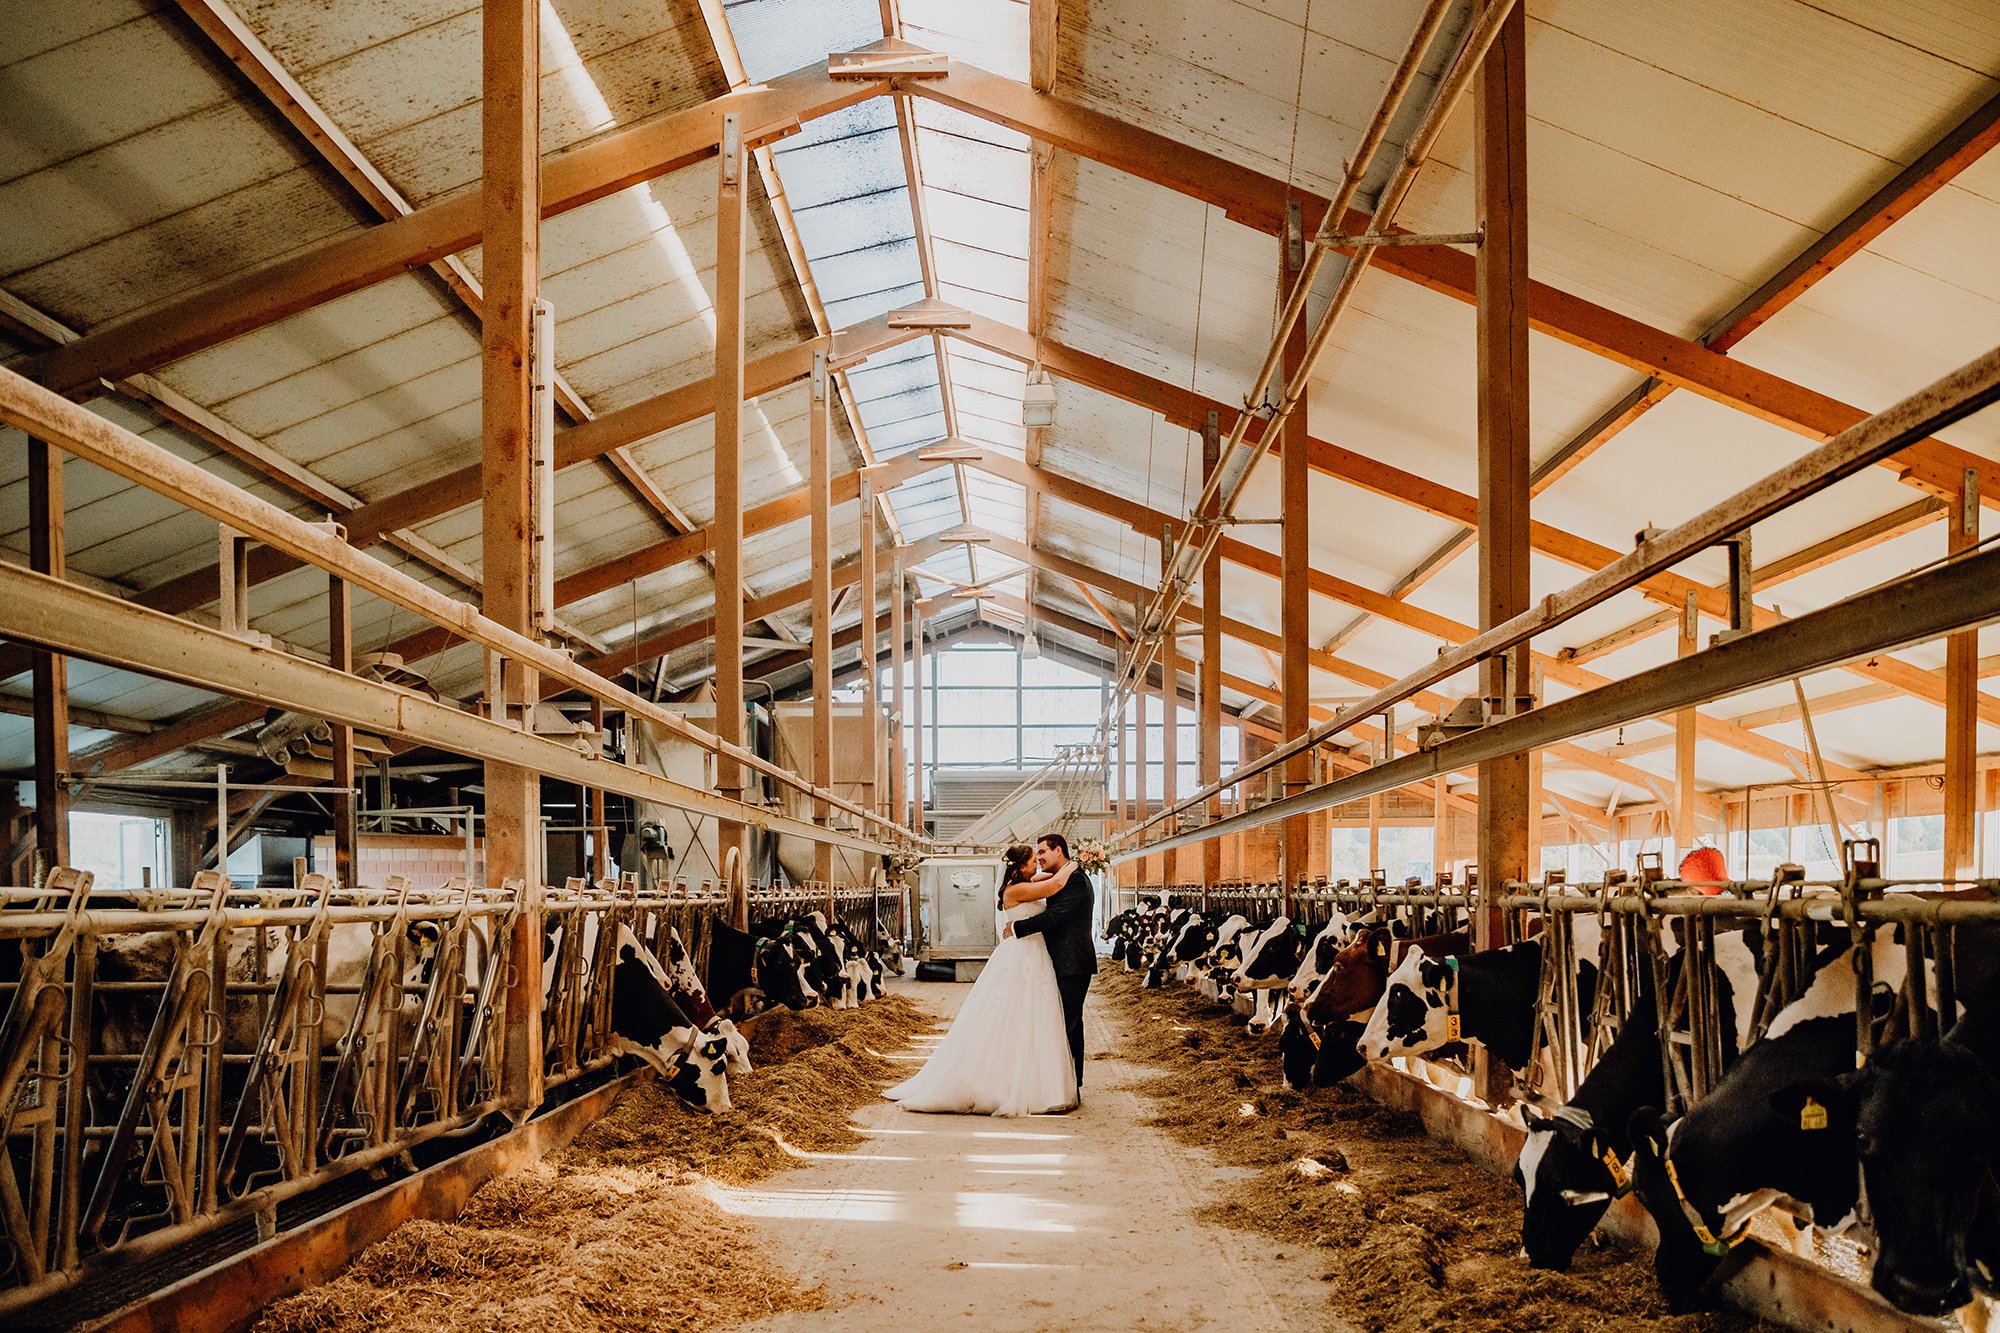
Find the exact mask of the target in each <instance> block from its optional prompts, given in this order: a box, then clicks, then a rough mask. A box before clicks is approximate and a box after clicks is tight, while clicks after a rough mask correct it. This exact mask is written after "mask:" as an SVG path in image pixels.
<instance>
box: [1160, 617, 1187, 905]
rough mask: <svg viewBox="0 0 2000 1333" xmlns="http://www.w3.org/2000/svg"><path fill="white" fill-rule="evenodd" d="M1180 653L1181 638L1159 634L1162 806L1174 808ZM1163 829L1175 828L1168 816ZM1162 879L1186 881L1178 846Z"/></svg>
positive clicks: (1164, 863)
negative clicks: (1182, 871) (1182, 872)
mask: <svg viewBox="0 0 2000 1333" xmlns="http://www.w3.org/2000/svg"><path fill="white" fill-rule="evenodd" d="M1180 761H1181V654H1180V641H1179V640H1178V639H1176V638H1175V637H1174V635H1173V632H1172V631H1171V629H1170V630H1169V631H1168V632H1167V633H1165V634H1162V635H1161V636H1160V808H1161V809H1162V810H1171V809H1173V808H1174V806H1175V805H1176V804H1177V803H1178V802H1179V800H1180V767H1181V763H1180ZM1162 831H1164V832H1168V833H1171V832H1173V831H1174V821H1173V820H1171V819H1170V820H1168V821H1167V822H1166V824H1165V825H1163V826H1162ZM1160 873H1161V875H1162V876H1164V879H1163V881H1162V882H1163V883H1166V884H1179V883H1181V882H1183V878H1184V877H1183V876H1182V874H1181V849H1180V848H1178V847H1176V848H1174V849H1172V850H1171V851H1169V852H1168V853H1167V854H1166V856H1165V857H1164V858H1163V860H1162V863H1161V866H1160Z"/></svg>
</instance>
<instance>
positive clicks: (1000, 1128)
mask: <svg viewBox="0 0 2000 1333" xmlns="http://www.w3.org/2000/svg"><path fill="white" fill-rule="evenodd" d="M898 989H900V990H901V991H902V993H904V994H907V995H910V996H911V997H912V998H914V999H916V1000H917V1001H918V1002H919V1003H921V1004H923V1005H925V1006H926V1007H927V1008H930V1009H932V1010H933V1011H934V1012H936V1013H937V1014H938V1015H939V1016H940V1017H941V1018H942V1017H948V1016H949V1015H950V1014H952V1013H955V1012H956V1011H957V1008H958V1005H959V1003H960V1002H961V1000H962V999H963V997H964V995H965V993H966V992H967V991H968V990H969V989H971V988H970V987H969V986H961V985H947V984H937V983H912V984H906V985H903V986H900V987H898ZM1085 1019H1086V1031H1087V1037H1086V1043H1087V1048H1088V1050H1089V1051H1090V1052H1091V1053H1092V1056H1093V1058H1092V1059H1091V1061H1090V1064H1089V1066H1088V1068H1087V1070H1086V1072H1085V1085H1086V1089H1085V1097H1086V1101H1085V1104H1084V1107H1083V1109H1082V1110H1080V1111H1078V1112H1076V1113H1075V1114H1072V1115H1067V1116H1039V1117H1032V1118H1027V1119H1013V1120H996V1119H988V1118H984V1117H978V1116H940V1115H916V1114H911V1113H908V1112H905V1111H903V1110H901V1109H900V1108H898V1107H896V1106H894V1105H891V1104H889V1103H886V1102H885V1103H882V1104H880V1105H876V1106H870V1107H866V1108H864V1109H863V1110H862V1111H861V1112H859V1113H858V1114H857V1115H856V1116H855V1119H854V1124H855V1125H856V1126H857V1127H858V1128H860V1129H861V1130H862V1131H863V1132H864V1133H866V1134H867V1136H868V1139H869V1143H868V1146H866V1147H864V1148H861V1149H859V1150H858V1151H856V1152H855V1153H853V1154H826V1155H821V1156H819V1157H818V1159H817V1160H815V1161H814V1162H813V1163H812V1164H811V1165H809V1166H807V1167H804V1168H802V1169H800V1170H797V1171H793V1172H789V1173H787V1174H785V1175H782V1176H778V1177H776V1178H774V1179H772V1180H771V1181H769V1182H768V1183H767V1185H766V1186H765V1187H763V1188H757V1189H747V1190H730V1191H726V1192H724V1193H723V1196H722V1202H723V1204H724V1206H725V1207H727V1208H729V1209H730V1210H731V1211H732V1212H736V1213H739V1214H741V1215H744V1216H747V1217H751V1218H755V1219H757V1220H758V1221H759V1223H760V1225H761V1227H762V1229H763V1230H764V1232H765V1233H766V1235H767V1237H768V1241H769V1246H770V1251H771V1254H772V1257H773V1258H775V1259H777V1260H778V1261H779V1262H781V1263H785V1264H788V1265H790V1266H791V1267H793V1268H795V1269H797V1270H798V1271H799V1272H801V1273H802V1274H804V1275H805V1276H806V1277H807V1278H809V1279H813V1280H818V1281H823V1282H825V1283H826V1284H827V1286H828V1289H829V1294H830V1296H831V1298H832V1300H833V1302H834V1308H833V1309H831V1310H827V1311H821V1312H819V1313H816V1314H808V1315H796V1316H778V1317H775V1318H771V1319H766V1320H762V1321H759V1322H757V1323H755V1324H752V1325H749V1326H748V1327H749V1328H752V1329H755V1330H758V1333H792V1331H793V1330H800V1329H806V1328H812V1329H824V1328H863V1327H867V1328H872V1329H878V1330H881V1329H895V1328H930V1327H937V1326H940V1325H942V1324H951V1325H953V1326H956V1327H960V1328H968V1329H979V1330H993V1331H994V1333H1001V1331H1003V1330H1005V1331H1007V1333H1013V1331H1015V1330H1020V1331H1021V1333H1028V1331H1030V1330H1034V1331H1039V1330H1056V1329H1063V1330H1099V1329H1102V1330H1113V1329H1208V1328H1224V1327H1227V1328H1229V1329H1231V1330H1237V1331H1240V1330H1243V1329H1246V1328H1254V1329H1292V1328H1297V1329H1307V1328H1311V1329H1332V1330H1340V1329H1342V1328H1343V1327H1345V1326H1344V1325H1342V1324H1341V1323H1340V1322H1339V1321H1338V1320H1335V1319H1334V1318H1333V1317H1332V1316H1331V1315H1330V1314H1329V1313H1328V1311H1327V1310H1326V1306H1325V1289H1324V1288H1323V1287H1322V1286H1321V1284H1320V1283H1319V1282H1318V1281H1317V1280H1316V1278H1317V1266H1316V1265H1314V1264H1313V1263H1312V1261H1311V1260H1310V1259H1309V1258H1308V1257H1307V1256H1304V1255H1300V1254H1295V1253H1286V1252H1285V1251H1284V1250H1283V1249H1282V1248H1276V1249H1274V1247H1273V1245H1272V1243H1271V1242H1270V1241H1268V1240H1266V1239H1263V1238H1260V1237H1254V1236H1250V1235H1247V1234H1244V1233H1242V1232H1237V1231H1231V1230H1229V1229H1227V1228H1221V1227H1214V1226H1208V1225H1205V1224H1203V1223H1200V1222H1198V1221H1196V1220H1195V1218H1194V1216H1193V1214H1194V1210H1195V1209H1196V1208H1197V1207H1199V1206H1200V1205H1201V1204H1202V1203H1204V1202H1207V1201H1208V1200H1209V1199H1210V1198H1212V1197H1214V1191H1216V1190H1217V1189H1218V1188H1226V1179H1227V1178H1228V1177H1229V1176H1231V1175H1233V1174H1234V1173H1233V1172H1230V1171H1227V1170H1224V1169H1221V1168H1217V1167H1215V1166H1214V1165H1213V1164H1211V1163H1210V1162H1209V1161H1208V1159H1207V1157H1206V1155H1205V1154H1203V1153H1201V1152H1199V1151H1198V1150H1194V1149H1189V1148H1185V1147H1182V1146H1181V1145H1178V1144H1176V1143H1174V1142H1172V1141H1171V1140H1170V1139H1169V1138H1168V1137H1167V1136H1166V1135H1165V1134H1163V1133H1162V1132H1161V1131H1160V1130H1158V1129H1155V1128H1152V1127H1150V1126H1148V1125H1145V1124H1143V1123H1141V1119H1142V1115H1143V1107H1142V1105H1141V1103H1140V1101H1139V1099H1138V1098H1137V1097H1136V1096H1134V1094H1133V1093H1131V1092H1130V1091H1128V1090H1127V1085H1129V1084H1130V1083H1131V1082H1132V1080H1133V1079H1134V1078H1135V1077H1137V1076H1140V1075H1143V1074H1144V1073H1145V1072H1146V1070H1145V1069H1144V1067H1143V1066H1137V1065H1134V1064H1131V1063H1129V1062H1127V1061H1125V1060H1122V1059H1120V1058H1118V1055H1117V1052H1118V1050H1119V1036H1120V1034H1119V1033H1118V1032H1117V1031H1115V1030H1114V1029H1113V1027H1112V1026H1111V1024H1109V1023H1108V1022H1107V1021H1106V1016H1105V1015H1104V1014H1102V1013H1100V1012H1099V1011H1098V1009H1097V1006H1096V1004H1095V1002H1094V1000H1093V1003H1092V1004H1091V1005H1090V1006H1089V1007H1088V1008H1087V1009H1086V1011H1085ZM931 1041H935V1038H932V1039H931ZM929 1045H930V1043H929V1042H925V1043H921V1044H920V1045H919V1047H918V1048H917V1050H916V1051H913V1052H912V1053H911V1054H910V1056H909V1059H910V1061H911V1062H912V1067H914V1063H915V1062H916V1061H919V1060H921V1059H922V1058H923V1055H924V1054H926V1053H927V1052H928V1050H929Z"/></svg>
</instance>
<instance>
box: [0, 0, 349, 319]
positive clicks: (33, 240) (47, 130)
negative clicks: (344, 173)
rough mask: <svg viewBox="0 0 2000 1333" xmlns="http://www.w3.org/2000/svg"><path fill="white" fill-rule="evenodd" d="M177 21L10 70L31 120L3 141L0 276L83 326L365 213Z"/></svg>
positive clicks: (0, 88)
mask: <svg viewBox="0 0 2000 1333" xmlns="http://www.w3.org/2000/svg"><path fill="white" fill-rule="evenodd" d="M115 12H116V11H115V10H114V11H110V12H108V13H107V14H106V15H105V16H106V17H109V16H110V14H111V13H115ZM10 23H11V20H10ZM178 23H179V20H178V19H169V18H167V17H165V16H160V15H152V16H147V17H143V18H140V17H134V18H132V19H131V20H130V21H129V22H125V23H123V24H118V25H115V26H106V27H105V28H103V29H101V30H99V31H96V32H94V33H91V34H89V35H84V36H80V37H78V38H77V39H76V40H74V41H72V42H70V43H68V44H66V45H61V46H54V47H50V48H48V49H45V50H43V51H41V52H40V53H39V54H37V55H35V56H33V57H31V58H28V59H23V60H17V61H14V62H13V63H10V64H7V65H5V66H0V92H4V94H5V97H6V100H7V102H8V104H9V105H10V106H13V107H15V108H16V109H17V110H22V111H31V112H32V115H33V120H34V128H33V132H32V133H31V134H21V135H15V136H12V137H10V139H9V142H8V144H7V145H6V146H5V147H0V214H4V216H6V217H7V219H8V226H7V227H6V228H5V229H0V280H4V281H5V282H6V284H7V286H8V289H9V290H10V291H12V292H13V293H14V294H15V295H18V296H21V297H23V298H24V299H26V300H29V301H31V302H33V303H34V304H36V305H37V306H40V307H41V308H42V309H44V310H47V311H49V312H50V313H51V314H54V315H55V316H56V317H57V318H59V319H61V320H62V321H63V322H64V323H66V324H68V325H70V326H71V327H73V328H85V329H88V328H92V327H95V326H96V325H98V324H101V323H103V322H105V321H106V320H109V319H112V318H114V317H116V316H118V315H122V314H125V313H128V312H129V311H131V310H134V309H136V308H138V307H140V306H144V305H149V304H151V303H153V302H154V301H158V300H161V299H164V298H166V297H168V296H171V295H174V294H176V293H178V292H181V291H185V290H187V289H188V288H190V287H194V286H198V285H200V284H202V283H205V282H208V281H211V280H214V279H216V278H219V277H222V276H224V275H226V274H228V273H231V272H234V271H236V270H237V269H239V268H242V267H246V266H248V265H250V264H254V263H257V262H259V261H261V260H264V259H268V258H270V257H272V256H274V255H278V254H282V253H284V252H286V251H289V250H293V249H296V248H298V247H299V246H302V245H305V244H308V243H310V242H312V241H315V240H318V239H321V238H323V237H325V236H328V235H330V234H333V233H336V232H340V231H344V230H347V229H349V228H350V227H352V226H353V225H354V222H355V215H354V213H353V212H352V211H351V208H350V205H349V201H348V198H347V195H346V191H345V187H344V186H341V185H339V183H338V182H337V180H335V178H333V177H332V175H331V173H329V172H327V171H326V170H325V169H324V168H322V167H320V166H319V165H318V164H317V162H316V161H315V160H314V159H312V158H311V156H310V155H309V154H308V153H306V152H305V150H304V149H303V148H301V147H300V146H299V145H297V144H295V143H294V142H293V140H292V138H291V136H290V135H289V133H287V132H285V131H283V130H282V128H281V127H278V126H276V125H275V124H274V123H273V121H272V120H271V119H270V118H269V117H267V116H265V115H263V114H262V113H261V112H259V111H257V110H255V109H253V108H252V107H251V106H250V105H248V104H247V103H246V102H244V101H243V100H241V99H239V98H238V97H237V95H236V88H237V85H236V82H235V76H234V75H233V73H232V72H231V71H230V70H229V69H228V67H227V65H225V64H224V63H223V62H222V61H220V60H219V59H217V58H215V57H213V56H211V55H210V54H209V53H208V51H207V49H206V47H205V46H204V45H202V44H199V43H196V42H192V41H189V40H186V39H185V38H184V36H183V35H182V33H181V31H180V29H179V27H178ZM89 26H92V25H90V24H79V25H78V28H79V29H82V28H86V27H89ZM48 35H49V36H51V37H52V36H53V34H52V33H50V34H48ZM12 37H13V31H12V28H11V26H10V48H9V49H10V50H12V49H13V47H12V45H11V41H12ZM112 69H122V70H126V71H129V70H133V69H143V70H145V71H146V72H147V77H145V78H143V79H135V78H130V77H121V76H119V75H115V74H111V73H108V72H107V71H109V70H112Z"/></svg>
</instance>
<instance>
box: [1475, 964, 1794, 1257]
mask: <svg viewBox="0 0 2000 1333" xmlns="http://www.w3.org/2000/svg"><path fill="white" fill-rule="evenodd" d="M1755 940H1756V927H1755V926H1747V927H1745V928H1744V929H1742V930H1740V931H1728V932H1725V933H1722V934H1719V935H1717V936H1716V937H1715V951H1714V952H1715V963H1716V976H1715V985H1716V1004H1717V1008H1718V1011H1719V1013H1720V1015H1721V1017H1722V1020H1723V1037H1724V1039H1723V1042H1722V1058H1723V1063H1724V1068H1725V1069H1726V1068H1727V1067H1728V1065H1729V1064H1730V1063H1731V1062H1733V1061H1734V1059H1735V1057H1736V1055H1737V1053H1738V1052H1739V1051H1741V1050H1742V1049H1743V1048H1744V1047H1745V1046H1746V1045H1747V1044H1748V1043H1749V1039H1750V1020H1751V1014H1752V1010H1754V1008H1755V1007H1756V1004H1755V1001H1756V995H1757V958H1758V955H1759V950H1758V947H1757V944H1756V942H1755ZM1661 1077H1662V1070H1661V1064H1660V1038H1659V1020H1658V1011H1657V1009H1656V1008H1655V1006H1654V1003H1653V994H1652V987H1651V985H1650V983H1647V982H1644V981H1642V985H1641V991H1640V996H1639V999H1638V1001H1637V1003H1635V1004H1634V1005H1633V1008H1632V1012H1631V1013H1630V1014H1628V1015H1626V1018H1625V1023H1624V1026H1623V1027H1622V1028H1621V1029H1620V1030H1619V1033H1618V1037H1617V1039H1616V1040H1614V1041H1613V1042H1612V1043H1611V1045H1610V1047H1608V1048H1607V1049H1606V1050H1605V1052H1604V1054H1603V1055H1602V1056H1601V1057H1600V1058H1599V1059H1598V1062H1597V1064H1596V1066H1595V1067H1594V1068H1593V1069H1592V1070H1591V1071H1590V1074H1589V1076H1588V1077H1586V1078H1585V1079H1584V1081H1583V1083H1582V1084H1581V1085H1580V1086H1579V1087H1578V1088H1577V1090H1576V1096H1575V1097H1574V1098H1572V1099H1571V1100H1570V1102H1569V1103H1568V1104H1567V1105H1565V1106H1562V1107H1560V1108H1558V1109H1557V1110H1556V1111H1555V1112H1554V1113H1552V1114H1550V1115H1548V1116H1541V1115H1538V1114H1536V1113H1534V1112H1530V1113H1529V1114H1528V1116H1527V1129H1528V1137H1527V1141H1526V1142H1525V1143H1524V1144H1523V1145H1522V1147H1521V1156H1520V1160H1519V1161H1518V1162H1517V1163H1516V1164H1515V1167H1514V1180H1515V1183H1517V1184H1519V1185H1520V1186H1521V1192H1522V1217H1521V1246H1522V1252H1523V1253H1524V1254H1525V1255H1526V1256H1527V1258H1528V1262H1529V1264H1530V1265H1532V1266H1533V1267H1535V1268H1545V1269H1554V1270H1557V1271H1563V1270H1567V1269H1568V1267H1569V1264H1570V1259H1571V1257H1572V1256H1574V1255H1575V1253H1576V1249H1577V1247H1578V1246H1579V1245H1581V1244H1582V1243H1583V1241H1584V1239H1585V1237H1587V1236H1589V1235H1590V1233H1591V1231H1592V1230H1593V1229H1594V1228H1595V1227H1596V1226H1597V1223H1598V1221H1599V1220H1600V1219H1601V1218H1602V1217H1603V1216H1604V1213H1605V1210H1606V1209H1608V1208H1610V1206H1611V1201H1612V1199H1614V1198H1616V1197H1618V1196H1620V1195H1622V1194H1624V1193H1627V1192H1628V1191H1629V1189H1630V1185H1631V1177H1630V1174H1629V1173H1628V1172H1627V1170H1626V1168H1625V1162H1626V1160H1627V1159H1628V1158H1629V1157H1630V1156H1631V1155H1632V1146H1631V1137H1630V1135H1629V1134H1628V1133H1627V1122H1628V1121H1629V1119H1630V1118H1631V1115H1632V1113H1633V1112H1634V1111H1636V1110H1638V1109H1639V1108H1640V1107H1641V1106H1646V1105H1656V1104H1658V1101H1659V1099H1660V1097H1661V1095H1662V1086H1663V1085H1662V1083H1661Z"/></svg>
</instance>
